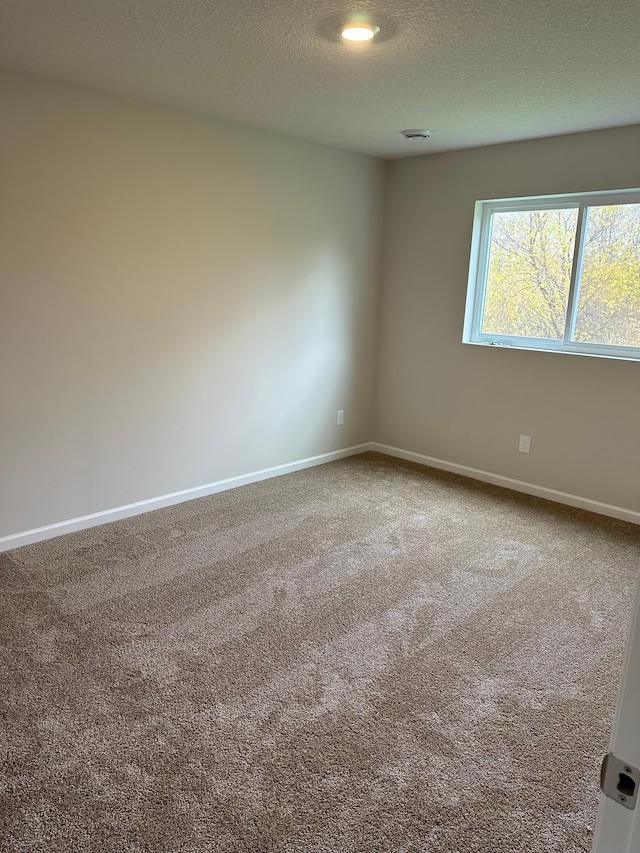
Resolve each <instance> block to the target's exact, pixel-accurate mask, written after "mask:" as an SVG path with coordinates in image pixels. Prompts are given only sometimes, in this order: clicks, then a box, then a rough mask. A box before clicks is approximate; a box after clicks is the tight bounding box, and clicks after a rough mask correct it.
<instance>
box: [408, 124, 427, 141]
mask: <svg viewBox="0 0 640 853" xmlns="http://www.w3.org/2000/svg"><path fill="white" fill-rule="evenodd" d="M402 135H403V136H404V138H405V139H417V140H420V139H429V138H430V137H431V131H430V130H420V128H417V127H410V128H409V129H408V130H403V131H402Z"/></svg>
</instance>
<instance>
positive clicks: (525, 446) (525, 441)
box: [518, 435, 531, 453]
mask: <svg viewBox="0 0 640 853" xmlns="http://www.w3.org/2000/svg"><path fill="white" fill-rule="evenodd" d="M518 450H519V451H520V453H528V452H529V451H530V450H531V436H530V435H521V436H520V444H519V445H518Z"/></svg>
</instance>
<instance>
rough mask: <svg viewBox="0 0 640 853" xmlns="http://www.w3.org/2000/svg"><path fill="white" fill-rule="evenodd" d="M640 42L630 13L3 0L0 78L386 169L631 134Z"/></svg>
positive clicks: (623, 9)
mask: <svg viewBox="0 0 640 853" xmlns="http://www.w3.org/2000/svg"><path fill="white" fill-rule="evenodd" d="M358 10H361V11H362V10H366V11H368V12H370V13H371V18H372V19H373V20H374V21H375V22H376V23H378V24H379V25H380V26H381V33H380V36H379V37H378V39H377V40H376V41H375V42H373V43H371V44H366V45H351V46H350V45H347V44H345V43H344V42H342V43H341V40H340V38H339V37H338V36H337V27H338V25H339V23H340V22H341V21H342V19H343V18H344V17H345V16H346V15H347V14H348V13H350V12H353V11H358ZM639 40H640V2H638V0H396V2H393V0H372V2H370V3H362V2H360V0H354V2H351V3H350V2H349V0H344V2H335V0H0V64H1V65H2V66H3V67H5V68H9V69H14V70H19V71H26V72H28V73H34V74H39V75H44V76H47V77H51V78H54V79H58V80H62V81H67V82H70V83H76V84H80V85H83V86H89V87H92V88H95V89H100V90H103V91H108V92H113V93H116V94H123V95H129V96H133V97H138V98H143V99H145V100H148V101H152V102H155V103H158V104H166V105H171V106H176V107H180V108H183V109H187V110H192V111H196V112H198V113H204V114H208V115H212V116H216V117H219V118H224V119H230V120H232V121H237V122H241V123H243V124H247V125H252V126H255V127H260V128H265V129H269V130H275V131H279V132H282V133H286V134H291V135H294V136H299V137H302V138H305V139H311V140H315V141H317V142H323V143H326V144H329V145H335V146H338V147H340V148H346V149H350V150H353V151H362V152H366V153H369V154H374V155H377V156H381V157H401V156H408V155H413V154H423V153H426V152H430V151H441V150H445V149H450V148H462V147H467V146H471V145H482V144H487V143H493V142H503V141H507V140H513V139H525V138H530V137H535V136H547V135H551V134H557V133H566V132H570V131H576V130H586V129H592V128H598V127H609V126H614V125H624V124H634V123H636V122H640V49H639ZM406 127H427V128H429V129H430V130H432V131H433V137H432V139H431V140H430V141H429V142H427V143H422V142H419V143H416V142H408V141H406V140H405V139H404V138H403V137H402V136H401V135H400V131H401V130H402V129H403V128H406Z"/></svg>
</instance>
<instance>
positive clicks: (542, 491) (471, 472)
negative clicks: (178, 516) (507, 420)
mask: <svg viewBox="0 0 640 853" xmlns="http://www.w3.org/2000/svg"><path fill="white" fill-rule="evenodd" d="M368 450H375V451H376V452H377V453H384V454H386V455H387V456H396V457H397V458H399V459H406V460H408V461H410V462H417V463H418V464H419V465H426V466H427V467H429V468H438V469H440V470H441V471H450V472H451V473H453V474H461V475H462V476H463V477H469V478H471V479H472V480H481V481H482V482H483V483H492V484H493V485H494V486H502V487H503V488H505V489H512V490H513V491H515V492H523V493H524V494H526V495H534V496H535V497H539V498H546V499H547V500H550V501H554V502H555V503H560V504H566V505H567V506H573V507H578V508H579V509H586V510H589V511H590V512H595V513H598V514H599V515H607V516H609V517H611V518H618V519H620V520H621V521H630V522H631V523H632V524H640V512H636V511H635V510H632V509H625V508H624V507H620V506H614V505H613V504H606V503H602V502H601V501H594V500H591V498H583V497H580V496H579V495H571V494H569V493H567V492H560V491H557V490H556V489H549V488H547V487H546V486H536V485H534V484H533V483H525V482H524V481H523V480H514V479H512V478H511V477H504V476H502V475H501V474H493V473H492V472H491V471H482V470H480V469H479V468H471V467H469V466H468V465H458V463H456V462H447V461H446V460H444V459H436V458H435V457H434V456H425V455H424V454H422V453H414V452H413V451H411V450H402V449H401V448H400V447H391V446H390V445H388V444H380V443H379V442H377V441H372V442H366V443H364V444H357V445H354V446H353V447H345V448H343V449H342V450H334V451H333V452H331V453H321V454H320V455H318V456H310V457H309V458H308V459H298V460H297V461H296V462H288V463H286V464H284V465H275V466H274V467H273V468H263V469H262V470H260V471H253V472H252V473H250V474H243V475H241V476H239V477H229V478H228V479H226V480H218V481H217V482H215V483H207V484H206V485H204V486H195V487H193V488H191V489H183V490H182V491H180V492H171V493H170V494H168V495H161V496H160V497H157V498H149V499H148V500H144V501H136V503H131V504H125V505H124V506H119V507H115V508H114V509H106V510H102V511H101V512H94V513H91V514H90V515H82V516H80V517H78V518H71V519H69V520H68V521H58V522H56V523H55V524H47V525H46V526H44V527H36V528H34V529H33V530H25V531H23V532H21V533H12V534H10V535H9V536H1V537H0V553H2V552H3V551H10V550H11V549H13V548H20V547H21V546H22V545H31V544H32V543H34V542H42V541H44V540H45V539H53V538H54V537H56V536H64V535H65V534H66V533H73V532H75V531H76V530H86V529H87V528H88V527H97V526H98V525H101V524H108V523H109V522H111V521H118V520H119V519H122V518H130V517H131V516H134V515H141V514H142V513H145V512H152V511H153V510H154V509H162V508H163V507H167V506H173V505H174V504H179V503H184V502H185V501H192V500H195V499H196V498H203V497H206V496H207V495H215V494H217V493H218V492H224V491H227V489H236V488H238V487H239V486H246V485H248V484H249V483H257V482H259V481H260V480H268V479H270V478H271V477H280V476H282V475H283V474H292V473H293V472H294V471H302V470H303V469H304V468H312V467H314V466H316V465H324V464H325V463H327V462H333V461H335V460H336V459H345V458H346V457H347V456H356V455H357V454H358V453H365V452H366V451H368Z"/></svg>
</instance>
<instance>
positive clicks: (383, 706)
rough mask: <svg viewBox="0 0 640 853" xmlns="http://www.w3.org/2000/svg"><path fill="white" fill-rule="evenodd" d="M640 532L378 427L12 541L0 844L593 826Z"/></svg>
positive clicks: (539, 842) (128, 845) (527, 833)
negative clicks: (334, 448)
mask: <svg viewBox="0 0 640 853" xmlns="http://www.w3.org/2000/svg"><path fill="white" fill-rule="evenodd" d="M639 554H640V529H639V528H635V527H632V526H631V525H626V524H624V523H621V522H616V521H612V520H608V519H603V518H600V517H597V516H594V515H590V514H588V513H583V512H581V511H578V510H569V509H566V508H562V507H559V506H556V505H554V504H550V503H546V502H544V501H541V500H537V499H534V498H526V497H523V496H518V495H515V494H513V493H511V492H506V491H502V490H500V489H496V488H493V487H489V486H484V485H481V484H478V483H473V482H471V481H467V480H463V479H462V478H458V477H455V476H452V475H447V474H440V473H437V472H433V471H429V470H427V469H424V468H419V467H417V466H414V465H411V464H409V463H403V462H398V461H395V460H392V459H390V458H388V457H384V456H379V455H376V454H366V455H363V456H359V457H354V458H352V459H347V460H344V461H342V462H336V463H332V464H330V465H325V466H323V467H320V468H315V469H311V470H308V471H303V472H300V473H297V474H292V475H290V476H287V477H281V478H278V479H274V480H270V481H266V482H263V483H258V484H256V485H253V486H247V487H245V488H242V489H238V490H235V491H232V492H227V493H226V494H221V495H217V496H215V497H212V498H206V499H201V500H198V501H194V502H192V503H188V504H183V505H181V506H178V507H175V508H171V509H166V510H160V511H158V512H154V513H150V514H148V515H144V516H138V517H137V518H134V519H130V520H127V521H122V522H117V523H114V524H109V525H105V526H104V527H99V528H94V529H93V530H89V531H86V532H82V533H76V534H72V535H70V536H67V537H64V538H60V539H56V540H52V541H50V542H47V543H42V544H38V545H33V546H29V547H26V548H22V549H20V550H16V551H13V552H10V553H8V554H5V555H0V575H1V587H2V604H1V611H0V627H1V632H2V634H1V640H2V669H1V672H0V679H1V681H0V691H1V695H2V733H1V737H2V742H1V756H0V757H1V760H2V768H1V776H0V793H1V796H2V800H3V802H2V808H1V815H0V848H1V849H2V850H3V851H70V853H75V852H76V851H96V853H107V851H127V852H128V853H134V851H136V853H137V851H162V853H165V852H166V853H168V851H175V853H178V851H179V852H180V853H196V851H198V853H199V851H234V853H235V851H238V853H240V851H242V852H243V853H244V851H256V853H258V851H260V852H261V853H262V852H263V851H264V853H267V851H278V853H307V851H309V852H311V851H318V853H320V851H322V853H343V852H344V853H347V851H348V852H349V853H351V852H352V851H353V853H375V851H394V853H457V851H460V853H462V851H465V853H475V851H477V853H514V851H516V853H517V851H522V853H525V851H526V853H571V851H587V850H589V849H590V844H591V838H592V829H593V826H594V821H595V813H596V805H597V778H598V763H599V760H600V757H601V755H602V754H603V753H604V752H605V751H606V748H607V740H608V733H609V730H610V725H611V721H612V715H613V706H614V703H615V695H616V688H617V680H618V676H619V670H620V665H621V658H622V652H623V646H624V641H625V634H626V630H627V621H626V618H625V617H628V615H629V613H630V607H631V600H632V594H633V586H634V582H635V579H636V574H637V569H638V562H639V561H638V557H639Z"/></svg>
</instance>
